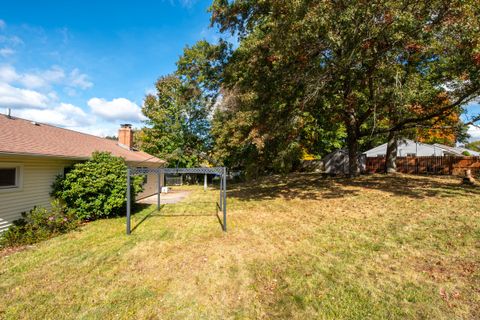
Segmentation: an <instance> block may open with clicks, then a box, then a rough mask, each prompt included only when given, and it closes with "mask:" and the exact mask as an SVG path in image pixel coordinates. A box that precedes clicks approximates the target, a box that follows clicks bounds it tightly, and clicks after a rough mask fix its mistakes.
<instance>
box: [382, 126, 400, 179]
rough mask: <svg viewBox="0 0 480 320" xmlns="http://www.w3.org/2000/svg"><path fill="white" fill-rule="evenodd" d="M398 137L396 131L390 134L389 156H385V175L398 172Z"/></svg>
mask: <svg viewBox="0 0 480 320" xmlns="http://www.w3.org/2000/svg"><path fill="white" fill-rule="evenodd" d="M397 150H398V136H397V132H396V131H391V132H390V133H389V134H388V143H387V154H386V156H385V173H396V172H397V163H396V162H397Z"/></svg>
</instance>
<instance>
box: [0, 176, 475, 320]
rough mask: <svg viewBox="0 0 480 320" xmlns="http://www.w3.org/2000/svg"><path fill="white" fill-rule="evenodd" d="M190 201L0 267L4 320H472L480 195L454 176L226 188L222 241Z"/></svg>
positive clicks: (198, 195) (202, 206) (65, 239)
mask: <svg viewBox="0 0 480 320" xmlns="http://www.w3.org/2000/svg"><path fill="white" fill-rule="evenodd" d="M191 189H192V190H193V192H192V194H191V195H190V196H189V197H188V198H187V199H185V200H184V202H183V203H180V204H176V205H166V206H164V207H163V208H162V211H161V213H157V212H154V211H155V210H154V209H155V207H154V206H152V207H147V208H145V209H144V210H142V211H141V212H139V213H137V214H136V215H135V216H134V221H133V224H134V225H135V224H138V223H139V222H141V221H142V220H143V222H141V223H140V224H138V226H137V228H136V229H135V230H134V231H133V233H132V235H131V236H129V237H127V236H125V235H124V229H125V221H124V219H123V218H118V219H109V220H102V221H96V222H93V223H89V224H88V225H86V226H85V227H83V228H82V229H81V230H80V231H78V232H73V233H70V234H67V235H64V236H61V237H58V238H55V239H51V240H49V241H46V242H44V243H41V244H39V245H37V246H35V247H34V248H30V249H28V250H25V251H22V252H17V253H13V254H10V255H8V256H4V257H1V258H0V259H1V260H0V263H1V266H0V296H1V297H2V303H1V304H0V315H1V316H3V317H4V318H101V319H114V318H115V319H118V318H131V317H134V318H165V319H170V318H172V319H173V318H187V319H198V318H221V319H225V318H293V319H307V318H320V319H342V318H343V319H352V318H358V319H360V318H377V319H381V318H436V319H452V318H464V319H474V318H478V317H479V316H480V311H479V309H478V306H479V305H480V274H479V264H480V262H479V261H480V253H479V251H480V250H479V240H480V219H479V218H480V189H478V188H473V187H472V188H470V187H463V186H461V185H460V181H459V180H458V179H456V178H449V177H422V176H395V177H386V176H381V175H373V176H366V177H361V178H359V179H358V180H353V181H352V180H348V179H333V178H324V177H321V176H319V175H314V174H303V175H299V174H297V175H289V176H286V177H270V178H265V179H261V180H259V181H257V182H255V183H253V184H237V185H230V188H229V192H228V196H229V198H228V216H229V218H228V219H229V220H228V226H229V232H228V233H226V234H225V233H223V232H222V231H221V227H220V224H219V222H218V219H217V217H216V216H215V201H216V200H217V197H218V193H217V191H216V190H210V191H208V192H203V190H202V188H201V187H198V188H191ZM186 202H188V203H186ZM193 203H196V205H195V206H192V205H190V204H193ZM152 210H153V212H152ZM145 218H146V219H145Z"/></svg>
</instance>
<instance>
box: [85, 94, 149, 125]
mask: <svg viewBox="0 0 480 320" xmlns="http://www.w3.org/2000/svg"><path fill="white" fill-rule="evenodd" d="M88 105H89V106H90V108H91V109H92V112H93V113H94V114H96V115H98V116H100V117H102V118H104V119H107V120H124V121H130V122H136V121H141V120H144V119H145V117H144V116H143V115H142V112H141V109H140V107H139V106H138V105H137V104H135V103H134V102H132V101H130V100H128V99H125V98H117V99H113V100H111V101H107V100H105V99H100V98H92V99H90V100H88Z"/></svg>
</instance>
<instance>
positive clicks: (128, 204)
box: [127, 168, 132, 234]
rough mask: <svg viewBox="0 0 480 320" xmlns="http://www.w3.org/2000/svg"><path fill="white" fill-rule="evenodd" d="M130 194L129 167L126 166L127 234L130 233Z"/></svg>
mask: <svg viewBox="0 0 480 320" xmlns="http://www.w3.org/2000/svg"><path fill="white" fill-rule="evenodd" d="M131 205H132V201H131V195H130V168H127V234H130V213H131V210H132V208H131Z"/></svg>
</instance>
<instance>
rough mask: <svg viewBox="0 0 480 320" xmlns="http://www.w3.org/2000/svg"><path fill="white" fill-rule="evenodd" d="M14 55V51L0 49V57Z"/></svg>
mask: <svg viewBox="0 0 480 320" xmlns="http://www.w3.org/2000/svg"><path fill="white" fill-rule="evenodd" d="M14 53H15V50H13V49H12V48H2V49H0V56H2V57H4V58H6V57H8V56H11V55H13V54H14Z"/></svg>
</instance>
